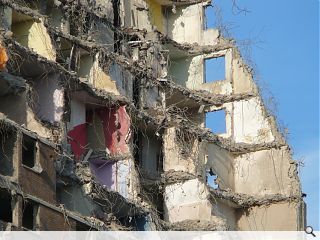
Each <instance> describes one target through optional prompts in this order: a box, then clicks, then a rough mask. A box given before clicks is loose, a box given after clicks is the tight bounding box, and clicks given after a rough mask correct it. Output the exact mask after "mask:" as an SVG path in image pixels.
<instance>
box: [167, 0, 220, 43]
mask: <svg viewBox="0 0 320 240" xmlns="http://www.w3.org/2000/svg"><path fill="white" fill-rule="evenodd" d="M165 16H166V18H167V19H166V20H167V21H166V23H165V24H166V33H167V34H168V36H169V37H170V38H172V39H173V40H175V41H177V42H179V43H198V44H200V45H204V44H215V43H216V39H217V37H218V36H219V32H218V31H217V30H213V29H212V30H209V31H207V32H206V33H205V32H204V30H203V25H204V24H203V16H204V9H203V4H202V3H199V4H193V5H187V6H177V7H176V13H174V12H173V11H172V7H168V9H167V11H166V13H165ZM190 29H192V31H190Z"/></svg>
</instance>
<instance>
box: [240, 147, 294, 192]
mask: <svg viewBox="0 0 320 240" xmlns="http://www.w3.org/2000/svg"><path fill="white" fill-rule="evenodd" d="M291 159H292V158H291V154H290V153H289V150H288V149H287V148H286V147H282V148H281V149H270V150H263V151H258V152H253V153H247V154H244V155H240V156H239V157H236V158H235V162H234V179H235V192H239V193H246V194H250V195H256V196H264V195H266V194H277V193H281V194H285V195H300V190H299V185H298V184H299V183H298V182H297V179H298V178H297V175H296V167H295V165H294V164H293V162H292V160H291Z"/></svg>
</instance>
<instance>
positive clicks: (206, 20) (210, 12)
mask: <svg viewBox="0 0 320 240" xmlns="http://www.w3.org/2000/svg"><path fill="white" fill-rule="evenodd" d="M203 15H204V16H203V29H204V30H207V29H210V28H216V23H215V18H214V16H215V15H216V13H215V9H214V7H213V6H211V5H208V6H205V7H204V9H203Z"/></svg>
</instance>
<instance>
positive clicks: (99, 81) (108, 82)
mask: <svg viewBox="0 0 320 240" xmlns="http://www.w3.org/2000/svg"><path fill="white" fill-rule="evenodd" d="M89 74H90V77H89V81H90V82H91V83H92V84H93V85H94V86H95V87H96V88H98V89H103V90H105V91H107V92H111V93H113V94H115V95H120V93H119V91H118V89H117V84H116V81H115V80H113V79H111V77H110V76H109V75H108V74H107V73H105V72H104V71H103V69H102V68H101V67H100V66H99V55H98V54H97V55H96V56H95V60H94V63H93V65H92V67H91V70H90V73H89Z"/></svg>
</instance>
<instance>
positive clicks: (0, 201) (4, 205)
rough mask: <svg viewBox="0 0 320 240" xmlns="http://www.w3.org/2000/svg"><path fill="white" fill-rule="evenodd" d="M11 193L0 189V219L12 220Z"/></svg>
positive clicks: (4, 220)
mask: <svg viewBox="0 0 320 240" xmlns="http://www.w3.org/2000/svg"><path fill="white" fill-rule="evenodd" d="M11 200H12V199H11V194H10V193H9V191H8V190H6V189H0V220H1V221H3V222H12V206H11Z"/></svg>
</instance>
